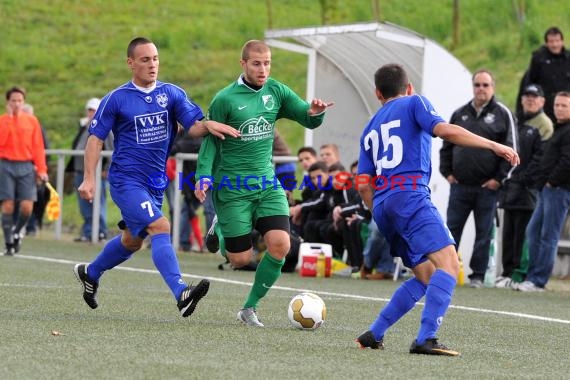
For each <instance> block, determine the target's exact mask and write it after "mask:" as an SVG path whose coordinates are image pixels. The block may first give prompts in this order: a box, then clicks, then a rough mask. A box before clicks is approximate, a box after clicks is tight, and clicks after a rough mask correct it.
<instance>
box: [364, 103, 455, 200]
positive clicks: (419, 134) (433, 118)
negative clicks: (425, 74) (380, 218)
mask: <svg viewBox="0 0 570 380" xmlns="http://www.w3.org/2000/svg"><path fill="white" fill-rule="evenodd" d="M440 122H445V120H443V118H442V117H441V116H439V114H438V113H437V112H436V111H435V110H434V108H433V106H432V105H431V103H430V102H429V101H428V100H427V99H426V98H425V97H423V96H420V95H411V96H404V97H400V98H395V99H393V100H390V101H389V102H387V103H386V104H384V106H383V107H382V108H381V109H380V110H379V111H378V112H377V113H376V114H375V115H374V117H373V118H372V119H371V120H370V122H369V123H368V125H367V126H366V128H365V129H364V132H363V133H362V137H361V138H360V157H359V160H358V173H359V174H368V175H370V176H372V177H373V178H372V181H373V183H371V185H373V186H374V189H375V191H374V198H373V200H374V207H376V206H377V205H378V204H380V203H382V201H383V200H384V199H386V198H387V197H388V196H390V195H391V194H395V193H397V192H401V191H425V192H429V188H428V184H429V181H430V177H431V139H432V136H433V128H434V127H435V126H436V125H437V124H438V123H440Z"/></svg>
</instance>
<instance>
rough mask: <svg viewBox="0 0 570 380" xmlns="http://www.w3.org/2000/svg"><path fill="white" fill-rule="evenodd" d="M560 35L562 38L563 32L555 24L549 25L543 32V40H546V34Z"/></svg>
mask: <svg viewBox="0 0 570 380" xmlns="http://www.w3.org/2000/svg"><path fill="white" fill-rule="evenodd" d="M557 35H560V38H562V39H564V34H562V31H561V30H560V28H558V27H557V26H551V27H550V28H548V29H546V32H544V42H547V41H548V36H557Z"/></svg>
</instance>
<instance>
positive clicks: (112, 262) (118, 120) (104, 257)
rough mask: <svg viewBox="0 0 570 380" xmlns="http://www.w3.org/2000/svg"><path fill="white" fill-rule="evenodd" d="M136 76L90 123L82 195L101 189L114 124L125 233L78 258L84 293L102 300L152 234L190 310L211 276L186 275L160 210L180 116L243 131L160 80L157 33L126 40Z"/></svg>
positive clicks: (203, 129) (158, 261) (113, 172)
mask: <svg viewBox="0 0 570 380" xmlns="http://www.w3.org/2000/svg"><path fill="white" fill-rule="evenodd" d="M127 64H128V66H129V68H130V70H131V71H132V80H131V81H130V82H128V83H126V84H124V85H122V86H120V87H118V88H116V89H115V90H113V91H111V92H110V93H109V94H107V95H106V96H105V97H104V98H103V100H102V101H101V105H100V107H99V109H98V110H97V113H96V114H95V116H94V118H93V120H92V122H91V125H90V127H89V133H90V136H89V139H88V141H87V146H86V148H85V173H84V179H83V183H82V184H81V185H80V186H79V188H78V190H79V195H80V196H81V197H82V198H83V199H86V200H89V201H91V200H92V199H93V197H94V193H95V168H96V165H97V162H98V161H99V158H100V153H101V149H102V147H103V142H104V141H105V138H106V137H107V135H108V134H109V133H110V132H111V131H112V132H113V134H114V137H115V150H114V152H113V156H112V163H111V167H110V169H109V184H110V190H111V197H112V198H113V201H114V202H115V203H116V204H117V206H118V207H119V209H120V210H121V216H122V218H123V220H122V221H121V222H120V223H119V227H120V228H121V229H122V230H123V232H122V234H120V235H118V236H116V237H115V238H113V239H111V240H110V241H109V242H108V243H107V244H106V245H105V247H104V248H103V250H102V251H101V253H100V254H99V255H98V256H97V257H96V258H95V260H94V261H93V262H91V263H90V264H77V265H76V266H75V268H74V272H75V275H76V277H77V279H78V280H79V282H80V283H81V285H82V287H83V299H84V300H85V302H86V303H87V304H88V305H89V307H91V308H92V309H95V308H96V307H97V300H96V295H97V288H98V285H99V279H100V277H101V275H102V274H103V272H105V271H107V270H109V269H112V268H114V267H116V266H117V265H119V264H121V263H122V262H124V261H126V260H128V259H129V258H130V257H131V256H132V254H133V253H134V252H135V251H137V250H139V249H140V248H141V246H142V243H143V239H144V238H145V237H146V236H147V235H150V240H151V246H152V259H153V262H154V265H155V266H156V268H157V269H158V271H159V272H160V274H161V276H162V277H163V278H164V281H165V282H166V284H167V285H168V287H169V288H170V290H171V292H172V294H173V295H174V297H175V299H176V301H177V303H178V309H179V310H180V312H181V313H182V316H183V317H187V316H189V315H190V314H192V312H193V311H194V309H195V308H196V304H197V303H198V301H200V299H201V298H202V297H204V296H205V295H206V293H207V292H208V288H209V282H208V281H207V280H201V281H200V282H199V283H198V284H197V285H196V286H192V285H186V284H185V283H184V281H183V280H182V276H181V273H180V268H179V265H178V260H177V258H176V254H175V252H174V249H173V247H172V244H171V241H170V223H169V222H168V219H166V217H164V216H163V215H162V213H161V207H162V200H163V192H164V189H165V188H166V186H167V185H168V183H167V180H166V177H165V174H164V173H165V167H166V159H167V156H168V152H169V151H170V148H171V146H172V143H173V141H174V138H175V136H176V132H177V130H178V124H180V125H181V126H182V127H184V128H185V129H187V130H189V132H188V133H189V134H190V135H191V136H193V137H196V136H203V135H205V134H207V133H208V132H210V133H212V134H213V135H215V136H217V137H219V138H222V139H223V138H224V134H227V135H230V136H233V137H237V136H238V135H239V134H238V133H236V132H235V129H233V128H231V127H229V126H226V125H224V124H221V123H216V122H213V121H205V122H202V121H201V120H202V119H203V114H202V110H201V109H200V107H198V106H197V105H196V104H194V103H193V102H192V101H191V100H190V99H189V98H188V97H187V96H186V93H185V92H184V90H182V89H181V88H180V87H177V86H175V85H173V84H170V83H163V82H160V81H158V80H157V76H158V67H159V59H158V50H157V48H156V46H155V45H154V43H152V41H150V40H148V39H146V38H142V37H139V38H135V39H134V40H132V41H131V42H130V44H129V46H128V48H127Z"/></svg>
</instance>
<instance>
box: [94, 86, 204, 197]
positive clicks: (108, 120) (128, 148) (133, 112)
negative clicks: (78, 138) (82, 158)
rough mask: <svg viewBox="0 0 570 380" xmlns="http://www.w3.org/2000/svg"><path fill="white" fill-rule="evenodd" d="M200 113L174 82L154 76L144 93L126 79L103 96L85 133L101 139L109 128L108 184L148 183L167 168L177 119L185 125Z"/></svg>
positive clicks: (105, 135) (188, 126)
mask: <svg viewBox="0 0 570 380" xmlns="http://www.w3.org/2000/svg"><path fill="white" fill-rule="evenodd" d="M202 118H203V114H202V110H201V109H200V107H199V106H198V105H196V104H194V103H193V102H192V101H191V100H190V99H189V98H188V97H187V96H186V93H185V92H184V90H183V89H181V88H180V87H178V86H175V85H173V84H170V83H163V82H160V81H157V82H156V87H155V88H154V89H153V90H152V91H150V92H148V93H147V92H143V91H141V90H139V89H138V88H136V87H135V86H134V85H133V83H132V82H129V83H126V84H124V85H123V86H121V87H118V88H117V89H115V90H113V91H112V92H110V93H109V94H107V95H106V96H105V97H104V98H103V99H102V101H101V105H100V106H99V109H98V110H97V112H96V114H95V116H94V118H93V120H92V121H91V125H90V127H89V133H91V134H93V135H95V136H97V137H98V138H99V139H101V140H105V138H106V137H107V135H108V134H109V132H110V131H113V134H114V139H115V140H114V143H115V150H114V151H113V157H112V162H111V167H110V170H109V181H110V183H111V184H113V183H117V184H118V183H121V184H124V183H129V182H130V183H132V182H133V181H136V182H137V183H138V184H141V185H143V186H146V185H149V184H151V185H152V182H153V181H155V180H157V179H159V178H158V177H160V175H161V174H164V173H165V171H166V160H167V157H168V153H169V152H170V148H171V146H172V143H173V141H174V138H175V136H176V132H177V129H178V123H180V124H181V125H182V126H183V127H184V128H185V129H188V128H190V127H191V126H192V125H194V123H195V122H196V121H197V120H200V119H202Z"/></svg>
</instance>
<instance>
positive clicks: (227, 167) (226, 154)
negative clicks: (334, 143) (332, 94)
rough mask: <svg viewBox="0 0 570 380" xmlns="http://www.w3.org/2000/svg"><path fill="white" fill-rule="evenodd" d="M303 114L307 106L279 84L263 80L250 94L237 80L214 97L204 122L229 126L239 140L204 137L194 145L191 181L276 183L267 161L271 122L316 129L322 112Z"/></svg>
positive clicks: (238, 184) (268, 160)
mask: <svg viewBox="0 0 570 380" xmlns="http://www.w3.org/2000/svg"><path fill="white" fill-rule="evenodd" d="M308 110H309V104H308V103H307V102H306V101H304V100H303V99H301V98H300V97H299V96H298V95H297V94H295V93H294V92H293V91H292V90H291V89H290V88H289V87H287V86H286V85H284V84H283V83H280V82H278V81H276V80H274V79H271V78H269V79H268V81H267V83H265V85H264V86H263V87H262V88H260V89H259V90H254V89H252V88H250V87H249V86H247V85H246V84H245V83H244V81H243V80H242V77H241V76H240V77H239V79H238V80H237V81H235V82H234V83H232V84H230V85H229V86H227V87H226V88H224V89H222V90H221V91H220V92H218V94H216V96H215V97H214V99H213V100H212V103H211V104H210V109H209V110H208V119H210V120H215V121H218V122H220V123H224V124H227V125H230V126H232V127H234V128H235V129H237V130H239V131H240V133H241V136H240V137H238V138H233V137H227V136H226V138H225V140H221V139H218V138H217V137H214V136H212V135H207V136H206V137H205V138H204V141H203V143H202V146H201V147H200V153H199V157H198V169H197V172H196V177H197V178H202V177H204V176H208V177H211V176H213V177H214V183H215V184H219V185H221V186H222V185H225V186H226V187H229V185H230V184H231V186H233V187H236V186H237V187H240V185H241V187H243V184H244V183H246V182H247V184H248V186H253V185H260V186H263V182H264V181H266V182H273V183H276V182H275V181H276V180H275V178H274V177H275V173H274V169H273V163H272V161H271V158H272V150H273V136H274V128H275V122H276V121H277V120H278V119H281V118H287V119H291V120H294V121H296V122H298V123H300V124H301V125H303V126H304V127H306V128H310V129H313V128H316V127H318V126H319V125H320V124H321V123H322V121H323V118H324V113H321V114H319V115H314V116H309V114H308V113H307V111H308ZM245 177H248V178H245Z"/></svg>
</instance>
